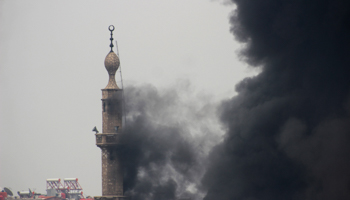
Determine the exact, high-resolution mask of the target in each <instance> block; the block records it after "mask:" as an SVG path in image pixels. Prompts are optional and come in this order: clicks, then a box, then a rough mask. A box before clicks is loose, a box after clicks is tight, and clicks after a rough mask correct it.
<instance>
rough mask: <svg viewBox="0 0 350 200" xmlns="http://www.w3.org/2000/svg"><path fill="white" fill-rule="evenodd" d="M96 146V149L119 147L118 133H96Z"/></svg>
mask: <svg viewBox="0 0 350 200" xmlns="http://www.w3.org/2000/svg"><path fill="white" fill-rule="evenodd" d="M95 135H96V145H97V146H98V147H106V146H115V145H120V144H121V142H120V133H97V134H95Z"/></svg>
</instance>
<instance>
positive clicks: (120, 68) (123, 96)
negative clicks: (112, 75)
mask: <svg viewBox="0 0 350 200" xmlns="http://www.w3.org/2000/svg"><path fill="white" fill-rule="evenodd" d="M115 45H116V48H117V56H118V58H119V60H120V56H119V49H118V41H117V40H115ZM119 71H120V81H121V83H122V88H123V90H122V99H123V112H124V115H123V116H124V125H126V110H125V95H124V84H123V75H122V65H121V64H119Z"/></svg>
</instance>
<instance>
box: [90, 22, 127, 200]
mask: <svg viewBox="0 0 350 200" xmlns="http://www.w3.org/2000/svg"><path fill="white" fill-rule="evenodd" d="M113 30H114V27H113ZM113 30H111V29H110V31H111V36H112V31H113ZM112 41H113V38H112V37H111V51H110V52H109V53H108V55H107V56H106V58H105V67H106V69H107V72H108V75H109V81H108V84H107V86H106V87H105V88H104V89H102V133H96V145H97V146H98V147H100V148H101V151H102V197H97V199H110V198H112V199H124V198H126V197H125V196H123V193H124V191H123V164H122V162H121V153H122V144H121V142H120V135H121V134H122V117H123V111H122V108H123V106H122V103H123V100H122V89H120V88H119V87H118V86H117V84H116V81H115V73H116V71H117V69H118V68H119V65H120V61H119V58H118V56H117V55H116V54H115V53H114V52H113V50H112V47H113V44H112ZM95 199H96V197H95Z"/></svg>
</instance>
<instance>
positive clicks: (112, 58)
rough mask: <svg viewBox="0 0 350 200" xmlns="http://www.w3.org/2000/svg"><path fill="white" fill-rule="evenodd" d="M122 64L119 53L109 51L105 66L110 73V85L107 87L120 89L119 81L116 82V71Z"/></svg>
mask: <svg viewBox="0 0 350 200" xmlns="http://www.w3.org/2000/svg"><path fill="white" fill-rule="evenodd" d="M119 65H120V61H119V58H118V56H117V54H115V53H114V52H113V51H111V52H109V53H108V55H107V56H106V59H105V67H106V69H107V71H108V74H109V81H108V85H107V86H106V87H105V89H119V87H118V85H117V83H116V82H115V72H116V71H117V70H118V68H119Z"/></svg>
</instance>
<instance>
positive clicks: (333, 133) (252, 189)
mask: <svg viewBox="0 0 350 200" xmlns="http://www.w3.org/2000/svg"><path fill="white" fill-rule="evenodd" d="M232 2H233V3H235V4H236V6H237V7H236V10H235V11H234V13H233V15H232V17H231V19H230V22H231V24H232V29H231V30H232V32H233V34H234V35H235V37H236V39H237V40H238V41H240V42H242V43H243V44H244V48H243V50H242V51H241V58H242V60H244V61H246V62H247V63H248V64H250V65H251V66H252V67H259V68H261V70H262V72H261V73H260V74H259V75H257V76H255V77H252V78H246V79H244V80H243V81H241V82H240V83H239V84H238V85H236V91H237V92H238V95H237V96H235V97H233V98H232V99H230V100H227V101H225V102H223V103H222V105H221V106H220V110H221V117H220V119H221V121H222V123H223V124H224V125H225V126H226V127H227V132H226V134H225V139H224V141H223V142H222V143H220V144H219V145H217V146H216V147H214V148H213V150H212V152H211V154H210V156H209V163H210V164H209V166H208V168H207V172H206V174H205V176H204V178H203V179H202V184H203V186H204V188H205V189H206V190H207V194H206V196H205V198H204V199H205V200H212V199H220V200H232V199H235V200H240V199H245V200H248V199H249V200H255V199H256V200H258V199H266V200H274V199H276V200H277V199H284V200H285V199H307V200H309V199H317V200H322V199H325V200H326V199H350V145H349V144H350V117H349V114H350V113H349V112H350V31H349V30H350V1H348V0H307V1H306V0H232Z"/></svg>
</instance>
